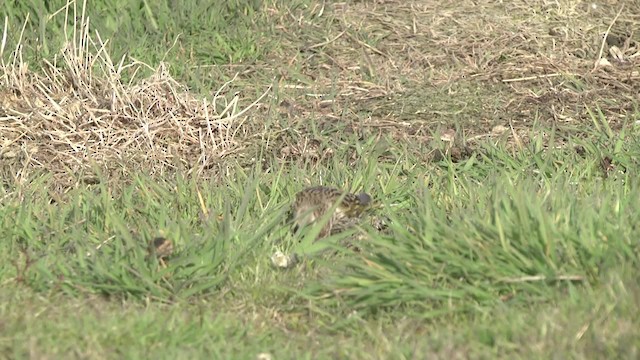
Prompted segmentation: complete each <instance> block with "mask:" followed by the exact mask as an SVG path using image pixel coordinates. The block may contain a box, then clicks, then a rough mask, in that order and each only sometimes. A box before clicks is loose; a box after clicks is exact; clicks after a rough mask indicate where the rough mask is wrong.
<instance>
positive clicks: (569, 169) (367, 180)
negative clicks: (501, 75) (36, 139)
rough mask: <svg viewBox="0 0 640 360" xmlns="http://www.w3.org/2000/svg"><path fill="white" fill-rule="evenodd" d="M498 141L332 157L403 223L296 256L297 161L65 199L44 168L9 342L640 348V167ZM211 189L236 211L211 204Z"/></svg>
mask: <svg viewBox="0 0 640 360" xmlns="http://www.w3.org/2000/svg"><path fill="white" fill-rule="evenodd" d="M523 151H526V150H525V149H523ZM639 151H640V149H638V148H637V145H633V146H630V147H629V148H625V149H624V151H622V153H624V154H625V157H627V156H628V159H634V158H635V156H636V155H635V154H637V153H638V152H639ZM486 154H490V156H488V155H485V156H478V157H474V158H473V160H472V159H470V160H467V161H465V162H462V163H458V164H455V163H451V162H449V161H446V160H445V161H442V162H439V163H434V164H427V165H415V166H414V167H413V169H412V170H413V171H412V172H411V173H410V174H407V175H402V169H401V168H400V166H389V165H391V164H389V163H386V166H385V163H378V162H377V161H375V159H372V162H373V164H366V165H364V164H363V165H360V166H359V167H356V169H355V171H353V172H349V171H347V169H346V168H345V166H344V165H341V164H340V162H336V163H335V164H333V167H332V172H331V173H332V174H345V173H353V174H366V173H367V171H366V169H365V167H366V168H369V169H372V170H370V171H372V172H374V173H375V176H369V177H362V178H358V176H359V175H355V176H356V178H355V179H350V180H351V181H352V182H357V183H360V184H361V186H362V187H363V188H365V189H371V190H370V191H371V192H372V193H375V194H378V196H379V198H380V199H381V200H382V201H383V202H384V203H385V207H384V208H383V209H382V210H380V211H381V212H383V213H384V214H385V215H387V216H389V217H390V219H391V222H390V226H389V229H388V230H387V232H386V233H383V234H379V233H376V232H375V230H372V229H369V228H367V229H366V231H367V232H368V233H369V234H370V240H369V241H367V242H366V243H365V244H364V245H363V246H364V248H363V252H362V253H359V254H357V255H356V254H349V253H346V254H337V255H333V256H330V255H326V254H325V255H313V254H308V256H307V258H306V259H307V260H306V261H305V262H303V264H301V265H300V266H298V267H296V268H294V269H292V270H290V271H278V270H275V269H273V268H271V267H270V265H269V260H268V258H269V256H270V254H271V253H272V252H273V250H274V249H275V248H278V247H279V246H280V247H282V246H285V247H287V245H286V244H287V243H286V242H285V243H282V239H286V238H287V237H288V236H290V235H287V234H286V233H287V231H286V227H285V224H284V217H283V213H282V208H283V206H284V205H285V204H286V202H287V201H288V198H289V194H293V193H294V192H295V191H296V190H298V189H299V188H300V185H296V184H297V182H296V180H295V177H294V175H293V174H291V173H289V174H284V172H283V171H276V172H273V173H268V174H262V175H261V176H260V177H259V181H257V180H256V179H257V178H258V177H256V176H255V175H256V173H257V172H250V173H247V174H246V175H244V176H239V177H238V178H236V179H231V178H230V179H228V180H227V181H228V184H229V186H227V187H220V186H217V185H206V184H203V183H201V182H198V181H195V180H187V179H184V178H182V177H177V178H175V179H172V180H168V179H165V180H161V181H158V180H153V179H151V178H149V177H147V176H143V175H140V176H138V177H136V179H135V181H134V183H132V184H131V185H128V186H122V187H120V188H108V187H106V186H103V185H90V186H85V187H81V188H78V189H76V190H74V191H72V192H69V193H68V194H66V195H65V196H64V198H63V199H61V200H60V201H59V202H56V203H54V204H51V203H50V199H49V197H48V192H47V190H46V189H47V188H48V186H47V181H48V179H46V177H42V178H38V179H34V182H33V183H32V184H29V185H25V189H16V190H15V191H14V192H12V193H11V194H8V195H5V201H4V202H3V204H4V205H3V207H2V208H1V211H2V214H1V215H2V216H1V217H0V218H2V219H4V221H2V224H1V226H0V232H1V233H2V234H4V237H5V239H7V240H8V241H6V242H4V245H3V248H4V250H3V251H2V253H3V258H4V259H3V261H2V263H3V264H4V268H3V270H2V274H3V275H2V279H3V280H2V281H3V283H5V286H4V287H3V291H2V294H3V295H2V296H3V297H5V298H6V302H5V304H7V305H5V307H4V308H3V310H2V312H3V314H2V315H3V317H6V318H9V319H11V320H9V321H8V322H7V323H6V324H5V326H4V329H5V331H3V332H4V333H5V334H14V335H11V336H9V337H7V338H5V342H6V341H7V340H6V339H12V341H10V344H13V345H10V344H9V343H5V345H4V347H5V348H6V349H7V351H10V353H14V354H18V355H20V354H27V353H30V352H31V353H32V354H43V356H44V355H48V356H62V355H65V354H66V355H69V354H76V356H88V357H102V356H106V357H108V358H111V357H120V356H126V357H138V356H143V353H141V352H140V348H149V347H150V348H151V350H150V351H151V354H154V353H155V352H154V351H157V354H158V355H161V356H162V357H164V356H171V354H176V355H177V356H178V355H179V356H197V357H202V356H205V354H215V356H216V357H218V356H220V357H229V356H231V357H241V358H247V357H249V358H250V357H254V356H255V355H256V354H258V353H260V352H268V353H271V354H272V355H273V356H274V357H276V358H279V357H285V358H305V357H311V358H324V357H334V356H341V357H342V356H344V357H357V358H381V357H392V358H393V357H397V358H412V357H423V356H436V357H443V358H444V357H448V356H450V355H451V356H458V357H476V356H479V357H492V356H498V355H500V356H502V355H504V356H506V355H507V354H515V355H517V354H521V355H524V354H528V355H526V356H527V357H528V356H535V357H541V358H542V357H547V356H551V355H554V354H555V355H558V354H564V355H563V357H564V356H565V355H566V356H578V357H582V356H586V357H590V356H592V355H593V354H599V356H607V357H611V356H613V357H615V358H618V357H621V358H625V357H628V358H632V357H633V354H635V353H637V349H638V347H637V343H636V342H635V340H634V339H637V335H638V334H637V330H633V329H635V328H637V325H638V321H639V319H638V312H637V309H636V308H635V306H634V304H635V302H636V301H637V296H638V294H639V293H638V287H637V280H638V279H637V275H636V272H637V271H636V269H637V268H638V260H637V259H638V250H639V249H638V245H637V241H635V239H637V236H638V234H637V233H636V232H637V231H636V229H635V227H636V219H635V216H634V214H635V213H636V211H637V209H636V208H635V207H636V203H637V202H636V201H634V199H637V196H638V195H639V189H638V183H637V180H635V179H636V178H637V176H636V174H635V172H634V171H633V170H629V171H628V172H626V173H622V172H620V173H615V174H613V175H611V176H608V177H607V176H605V174H606V173H605V172H604V170H602V169H601V167H600V165H599V164H594V163H593V162H592V161H590V160H588V159H581V158H579V157H577V156H576V154H575V152H574V151H573V150H570V151H567V150H564V149H561V150H553V151H548V152H545V154H544V155H542V154H539V155H538V157H539V158H538V159H535V156H534V157H533V158H532V157H525V156H521V157H514V156H512V155H510V154H509V153H508V152H507V151H506V150H505V149H504V147H501V146H496V147H490V146H488V148H487V151H486ZM400 163H414V164H415V163H418V162H417V159H415V158H410V157H409V158H404V159H399V161H398V162H397V163H396V165H397V164H400ZM294 169H295V167H294ZM298 171H304V169H302V168H301V169H299V170H298ZM306 171H309V170H306ZM242 173H243V172H242V171H240V172H239V173H238V174H242ZM292 173H295V172H292ZM309 173H310V174H313V171H310V172H309ZM341 180H347V179H338V178H328V179H327V182H330V183H333V182H334V181H337V182H340V181H341ZM265 184H270V186H261V185H265ZM27 189H28V190H27ZM198 192H200V193H201V194H205V195H204V198H203V201H204V204H205V209H207V211H208V212H210V213H211V214H214V215H217V214H222V216H221V218H222V219H220V218H218V217H217V216H215V219H210V220H202V216H201V212H202V208H201V207H200V206H199V205H198V204H199V200H198V195H197V194H198ZM9 219H11V220H9ZM132 231H133V232H134V233H136V235H135V236H138V238H136V237H135V236H132V235H131V234H130V233H131V232H132ZM158 233H164V234H165V235H166V236H168V237H169V238H171V239H174V241H175V243H176V245H177V248H178V250H177V253H176V255H175V257H174V258H172V259H171V260H170V262H169V264H168V267H166V268H164V267H162V266H160V265H159V264H158V262H157V261H155V260H147V259H145V257H144V251H145V248H144V246H145V243H146V241H148V240H150V239H151V238H152V237H153V236H155V235H157V234H158ZM295 246H297V245H296V243H295V242H294V243H289V245H288V247H287V250H293V249H295ZM97 247H99V249H96V248H97ZM318 256H319V257H318ZM327 256H328V257H327ZM25 303H26V306H25ZM71 313H73V314H74V315H71ZM18 314H22V315H18ZM36 314H41V315H36ZM398 324H399V325H398ZM25 327H26V328H25ZM21 328H22V329H23V330H19V329H21ZM84 328H87V329H88V330H80V329H84ZM429 329H431V330H429ZM434 329H439V330H434ZM52 333H53V334H55V335H52ZM306 334H313V337H312V338H313V339H315V340H314V341H312V342H311V343H309V337H308V335H306ZM554 334H555V335H554ZM561 334H565V335H567V334H568V335H567V336H569V335H570V336H571V337H572V340H569V339H567V338H565V337H563V336H561ZM614 334H615V336H614ZM291 335H293V336H291ZM78 337H80V338H81V339H84V340H83V341H78ZM29 339H32V340H29ZM45 339H47V340H45ZM47 341H51V342H53V343H55V344H56V345H55V346H49V345H47V344H48V342H47ZM531 342H535V344H534V343H531ZM81 344H87V345H84V346H83V345H81ZM89 344H90V345H89ZM273 344H283V346H277V347H274V346H273ZM373 344H377V345H375V352H370V351H366V349H367V348H368V346H372V345H373ZM154 349H155V350H154ZM167 349H169V351H167ZM366 354H368V355H366ZM18 357H21V356H18Z"/></svg>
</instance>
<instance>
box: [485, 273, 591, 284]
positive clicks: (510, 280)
mask: <svg viewBox="0 0 640 360" xmlns="http://www.w3.org/2000/svg"><path fill="white" fill-rule="evenodd" d="M546 280H549V281H584V280H585V279H584V276H580V275H559V276H556V277H553V278H547V277H546V276H545V275H531V276H522V277H518V278H503V279H500V280H498V281H499V282H504V283H508V284H513V283H523V282H533V281H546Z"/></svg>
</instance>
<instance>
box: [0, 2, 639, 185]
mask: <svg viewBox="0 0 640 360" xmlns="http://www.w3.org/2000/svg"><path fill="white" fill-rule="evenodd" d="M264 13H265V14H267V15H268V17H269V19H270V22H271V24H272V25H273V27H274V29H275V33H274V34H273V35H274V36H272V37H270V39H269V41H270V42H268V43H265V44H264V45H265V46H273V49H272V51H269V54H270V55H269V56H268V57H267V58H266V59H264V61H262V62H257V63H254V64H244V65H242V66H241V67H240V68H241V69H244V70H243V71H242V73H241V74H240V75H239V76H238V77H237V80H236V81H234V82H233V83H231V84H223V85H221V86H220V90H218V92H216V94H215V95H214V96H213V98H212V99H206V98H205V99H202V98H199V97H196V96H194V95H193V94H191V93H190V92H189V90H188V89H187V88H186V87H185V86H183V85H182V84H180V83H179V82H177V81H176V80H174V79H173V78H172V77H171V75H170V72H169V71H168V69H169V67H168V66H166V65H164V64H160V65H158V66H154V67H153V70H154V71H155V73H154V75H153V76H151V77H149V78H147V79H144V80H139V76H136V74H137V73H138V72H139V70H140V69H142V68H152V67H151V66H148V65H146V64H143V63H141V62H138V61H135V60H134V61H127V60H126V59H121V60H119V61H117V62H115V63H114V62H113V61H112V59H111V58H110V57H109V55H108V54H107V53H106V51H105V41H103V40H102V39H100V38H99V37H98V36H97V34H95V35H90V34H92V33H90V28H89V24H86V23H82V24H77V26H75V27H74V28H73V29H72V30H73V31H72V34H69V36H68V39H69V41H67V44H66V46H65V47H64V49H63V50H61V52H60V55H59V56H58V57H57V58H55V59H54V60H52V61H51V62H46V61H45V62H44V64H43V68H42V69H38V70H37V71H32V70H31V69H28V68H27V67H26V65H25V64H24V62H23V61H22V58H21V57H22V53H21V52H22V49H21V48H20V47H18V48H17V49H15V51H13V54H12V56H10V57H9V56H4V55H7V54H3V56H2V58H3V59H7V58H9V59H10V60H9V61H5V62H3V64H2V74H1V75H2V86H1V87H0V91H1V94H2V96H1V99H2V104H1V105H2V110H1V111H0V120H2V125H0V126H1V128H0V145H1V146H2V148H1V150H0V158H1V159H2V160H3V163H4V164H5V165H4V166H3V170H2V171H3V172H4V173H6V175H9V176H10V177H13V178H16V179H18V180H20V179H22V180H24V179H26V178H28V177H29V174H31V173H32V172H33V171H34V170H37V169H46V170H47V171H50V172H54V173H56V174H59V176H60V177H69V176H68V174H81V173H83V172H85V171H87V172H89V173H90V174H93V172H94V170H92V169H89V164H90V163H91V162H92V161H93V162H95V163H96V164H98V165H99V167H102V170H103V171H107V172H109V171H115V170H113V169H120V170H119V171H122V172H124V174H123V175H124V177H125V178H126V177H127V175H128V174H129V173H130V172H132V171H139V170H141V169H146V171H148V172H151V173H152V174H164V173H165V172H172V171H183V172H186V173H197V174H202V175H205V174H206V176H213V177H216V176H217V174H218V173H219V172H220V171H223V170H224V169H220V168H218V167H217V166H218V165H219V162H220V161H221V160H222V159H224V158H229V159H235V158H237V157H244V158H247V159H250V158H252V157H256V156H257V155H256V154H258V153H259V152H260V149H262V150H263V151H268V152H270V151H273V153H275V154H276V155H277V156H279V157H280V158H281V160H282V161H292V160H293V161H295V160H296V159H298V158H305V159H311V160H313V161H319V162H322V161H324V160H326V159H328V158H329V157H331V156H332V154H333V153H335V149H337V148H339V147H344V146H351V143H350V141H352V139H353V138H354V136H357V137H358V138H360V139H367V138H369V137H370V136H374V137H384V136H390V137H391V138H392V139H393V141H396V142H398V143H413V144H420V146H426V147H429V146H432V145H431V144H432V143H433V139H434V137H435V138H436V140H437V138H438V137H439V135H438V134H439V133H443V132H444V133H447V132H451V131H453V130H455V131H456V133H457V134H456V135H457V136H458V137H463V138H467V139H469V138H470V139H481V140H491V139H493V138H496V137H503V136H507V137H509V138H510V140H509V141H511V142H512V143H515V144H522V143H525V142H526V141H527V137H528V132H529V131H530V129H531V128H532V126H533V124H543V125H547V126H549V127H559V128H561V127H563V126H567V127H573V128H579V127H581V126H589V127H591V126H592V122H593V119H592V115H593V113H597V111H601V112H602V115H603V117H604V118H605V119H606V121H608V122H609V125H610V127H611V128H613V129H616V128H620V127H621V126H623V124H625V123H628V122H629V121H630V120H636V119H637V118H638V117H639V116H640V115H639V114H638V111H637V106H638V93H640V81H638V80H640V73H639V70H638V69H639V68H640V33H638V32H637V31H635V29H638V28H640V26H638V24H639V23H640V21H639V20H640V16H638V15H637V14H640V5H639V4H636V3H633V2H626V1H614V0H611V1H604V0H603V1H593V2H584V1H562V2H559V1H548V0H538V1H523V0H522V1H508V2H496V1H490V0H483V1H479V2H478V1H474V2H472V1H461V2H455V3H452V2H449V1H427V0H414V1H399V0H385V1H358V2H331V3H327V2H316V3H311V4H310V6H308V7H296V8H289V7H287V3H286V2H279V1H274V2H271V3H268V4H266V5H265V7H264ZM5 32H6V29H5ZM3 44H4V42H3ZM260 45H262V44H260ZM5 51H6V49H5V48H4V45H3V46H2V52H3V53H4V52H5ZM238 69H239V67H238V65H236V64H234V65H230V66H228V67H224V66H222V67H217V68H212V70H211V71H212V73H215V72H222V73H224V74H225V76H233V74H235V73H237V72H238ZM125 75H127V76H129V77H130V78H132V79H134V80H131V81H128V82H125V81H124V80H123V78H124V76H125ZM273 78H277V79H278V82H279V84H278V88H279V93H278V97H279V99H280V103H279V104H278V106H277V107H275V108H270V109H268V111H270V112H268V111H261V112H253V111H252V112H251V114H252V115H256V116H258V117H263V118H266V117H271V118H270V119H275V121H271V122H269V126H267V125H265V124H266V122H265V121H261V119H257V120H258V121H255V120H253V121H252V119H250V118H248V117H247V115H248V113H247V112H244V111H245V110H248V109H249V108H252V107H253V106H254V105H258V102H259V101H260V100H261V99H263V98H264V95H263V97H261V98H260V99H258V100H256V101H255V102H253V103H252V104H251V105H249V106H246V107H245V108H244V109H240V108H239V105H238V96H233V94H232V91H235V90H240V91H242V89H243V88H247V87H255V86H256V84H260V85H258V86H259V87H264V88H265V91H267V86H265V85H262V84H268V83H270V82H271V81H272V79H273ZM265 94H266V92H265ZM590 111H591V114H590ZM312 121H313V122H314V123H315V124H316V125H317V129H319V130H320V132H321V134H322V135H321V136H319V135H318V133H315V132H314V130H313V129H312V126H311V122H312ZM496 129H508V130H509V131H507V132H504V131H495V130H496ZM503 134H504V135H503ZM391 145H393V144H391ZM412 148H415V147H412ZM256 149H258V150H256ZM416 151H417V152H419V153H426V152H425V151H424V149H421V148H420V149H417V150H416ZM427 152H428V151H427ZM354 161H357V159H356V160H354ZM7 164H8V165H7ZM90 177H91V176H90ZM71 178H72V179H73V180H74V181H78V179H77V177H76V178H74V177H71Z"/></svg>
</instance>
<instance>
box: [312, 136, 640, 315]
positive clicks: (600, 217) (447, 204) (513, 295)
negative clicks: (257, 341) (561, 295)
mask: <svg viewBox="0 0 640 360" xmlns="http://www.w3.org/2000/svg"><path fill="white" fill-rule="evenodd" d="M533 139H534V140H533V141H532V142H531V143H530V147H529V148H526V149H523V150H522V151H520V152H518V153H517V154H510V153H509V152H508V151H507V150H506V149H505V148H504V147H501V146H497V147H494V146H488V147H486V149H485V151H484V152H483V155H478V156H476V157H473V158H471V159H469V160H466V161H464V162H462V163H457V164H456V163H452V162H446V161H445V162H442V163H440V164H439V167H438V168H437V169H432V170H431V171H428V170H427V169H416V171H415V174H427V175H422V176H420V175H416V176H414V177H412V178H411V179H410V180H409V181H407V183H410V184H411V185H410V186H408V187H407V189H406V190H405V193H404V195H405V202H404V203H403V204H402V206H401V207H398V208H397V210H393V209H394V206H393V205H394V204H392V203H387V206H386V209H387V215H388V216H389V217H390V218H391V225H390V228H389V230H388V232H387V233H386V234H379V233H376V232H373V231H368V233H369V237H370V239H369V240H368V242H367V243H366V245H365V248H366V251H365V252H364V253H363V254H361V255H355V256H350V257H345V258H343V260H342V261H341V262H340V268H339V270H337V271H336V272H335V273H336V275H335V276H332V277H330V278H328V279H325V280H323V281H322V282H319V283H316V284H314V285H313V286H309V287H308V288H307V289H306V290H305V291H304V294H305V296H308V297H309V298H312V299H325V300H326V299H331V302H330V303H336V301H337V303H338V304H340V305H338V306H339V307H340V308H347V309H356V310H360V311H363V312H364V313H372V312H373V313H377V312H379V311H381V310H382V309H388V310H391V309H397V308H399V307H400V308H404V307H408V308H410V309H413V310H411V311H415V312H416V313H417V314H420V316H425V317H438V316H442V315H443V314H451V313H458V312H476V311H488V309H491V308H494V307H496V306H499V304H502V303H506V304H514V305H527V306H528V305H531V304H532V303H536V302H538V301H544V299H548V298H549V297H550V296H552V294H554V293H557V291H562V289H566V288H567V287H568V286H573V285H596V284H597V283H598V282H599V281H601V277H602V276H604V275H607V274H609V273H610V272H611V271H614V272H615V271H616V269H617V268H618V267H620V266H631V267H637V266H638V261H637V259H638V253H639V251H640V248H639V247H638V243H637V241H636V240H635V239H637V238H638V235H640V234H638V230H637V229H636V228H637V226H636V225H637V219H636V218H637V216H636V214H637V211H638V209H637V199H638V197H639V196H640V191H639V188H638V182H637V179H636V174H637V172H636V170H635V167H633V166H632V165H633V163H634V162H635V160H633V159H635V158H636V156H637V154H639V153H640V148H639V147H638V146H637V144H634V143H624V145H623V147H622V148H620V146H619V145H620V144H619V143H618V142H612V144H615V147H616V148H617V149H616V148H614V149H611V150H612V151H613V152H615V153H616V155H617V156H616V159H620V160H619V161H617V162H616V166H617V169H618V170H616V171H615V172H614V173H609V172H608V170H606V169H604V168H603V167H602V166H601V164H600V162H599V161H594V158H596V159H598V158H600V157H601V156H602V153H608V152H609V149H606V148H602V147H599V146H597V145H594V144H591V145H590V146H589V145H587V147H588V148H589V149H591V150H590V151H589V153H588V154H587V156H586V157H585V158H581V157H580V156H579V155H577V154H576V152H575V150H574V149H573V148H572V147H570V146H569V147H567V148H562V149H546V150H544V149H538V148H537V147H538V145H539V144H540V143H539V142H537V141H536V137H533ZM581 143H583V144H588V143H589V141H586V142H585V141H581ZM595 149H599V153H594V152H593V150H595ZM625 164H626V165H625ZM620 169H625V170H626V171H620Z"/></svg>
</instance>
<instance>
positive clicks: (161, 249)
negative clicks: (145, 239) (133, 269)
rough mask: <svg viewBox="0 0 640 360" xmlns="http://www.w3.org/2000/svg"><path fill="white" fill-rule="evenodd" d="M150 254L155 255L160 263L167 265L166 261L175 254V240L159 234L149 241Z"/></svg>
mask: <svg viewBox="0 0 640 360" xmlns="http://www.w3.org/2000/svg"><path fill="white" fill-rule="evenodd" d="M147 251H148V254H147V255H148V256H155V257H156V258H157V259H158V260H159V261H160V264H162V265H163V266H165V261H166V260H167V259H168V258H169V256H171V255H172V254H173V242H172V241H171V240H170V239H167V238H165V237H163V236H158V237H156V238H155V239H153V240H152V241H151V242H150V243H149V247H148V249H147Z"/></svg>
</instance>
